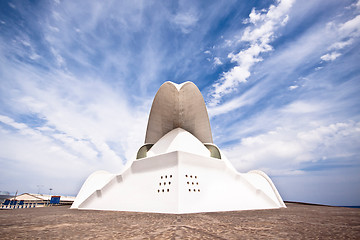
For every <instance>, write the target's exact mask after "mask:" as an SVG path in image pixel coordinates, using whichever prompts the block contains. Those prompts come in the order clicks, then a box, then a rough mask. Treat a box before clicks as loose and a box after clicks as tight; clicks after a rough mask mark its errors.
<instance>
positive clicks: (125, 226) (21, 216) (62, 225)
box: [0, 203, 360, 239]
mask: <svg viewBox="0 0 360 240" xmlns="http://www.w3.org/2000/svg"><path fill="white" fill-rule="evenodd" d="M286 205H287V207H288V208H286V209H273V210H249V211H233V212H216V213H196V214H183V215H173V214H157V213H134V212H110V211H89V210H70V209H69V206H60V207H44V208H32V209H15V210H1V211H0V238H1V239H36V238H37V239H92V238H98V239H112V238H113V239H360V209H354V208H344V207H327V206H316V205H305V204H298V203H286Z"/></svg>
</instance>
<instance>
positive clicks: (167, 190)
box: [158, 189, 170, 193]
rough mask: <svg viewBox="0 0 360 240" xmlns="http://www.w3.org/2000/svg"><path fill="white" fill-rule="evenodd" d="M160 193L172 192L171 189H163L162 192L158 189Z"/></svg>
mask: <svg viewBox="0 0 360 240" xmlns="http://www.w3.org/2000/svg"><path fill="white" fill-rule="evenodd" d="M159 192H170V189H166V190H165V189H161V190H160V189H158V193H159Z"/></svg>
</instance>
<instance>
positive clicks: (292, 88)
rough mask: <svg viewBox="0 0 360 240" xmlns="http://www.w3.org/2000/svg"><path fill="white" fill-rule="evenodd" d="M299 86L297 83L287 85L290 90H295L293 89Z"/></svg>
mask: <svg viewBox="0 0 360 240" xmlns="http://www.w3.org/2000/svg"><path fill="white" fill-rule="evenodd" d="M298 87H299V86H298V85H292V86H290V87H289V90H290V91H291V90H295V89H297V88H298Z"/></svg>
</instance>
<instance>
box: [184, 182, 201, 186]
mask: <svg viewBox="0 0 360 240" xmlns="http://www.w3.org/2000/svg"><path fill="white" fill-rule="evenodd" d="M187 184H190V182H187ZM191 184H192V185H194V184H196V185H199V183H198V182H196V183H194V182H192V183H191Z"/></svg>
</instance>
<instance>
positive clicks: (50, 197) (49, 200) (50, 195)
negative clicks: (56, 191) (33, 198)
mask: <svg viewBox="0 0 360 240" xmlns="http://www.w3.org/2000/svg"><path fill="white" fill-rule="evenodd" d="M51 190H53V189H52V188H49V203H48V205H50V200H51Z"/></svg>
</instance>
